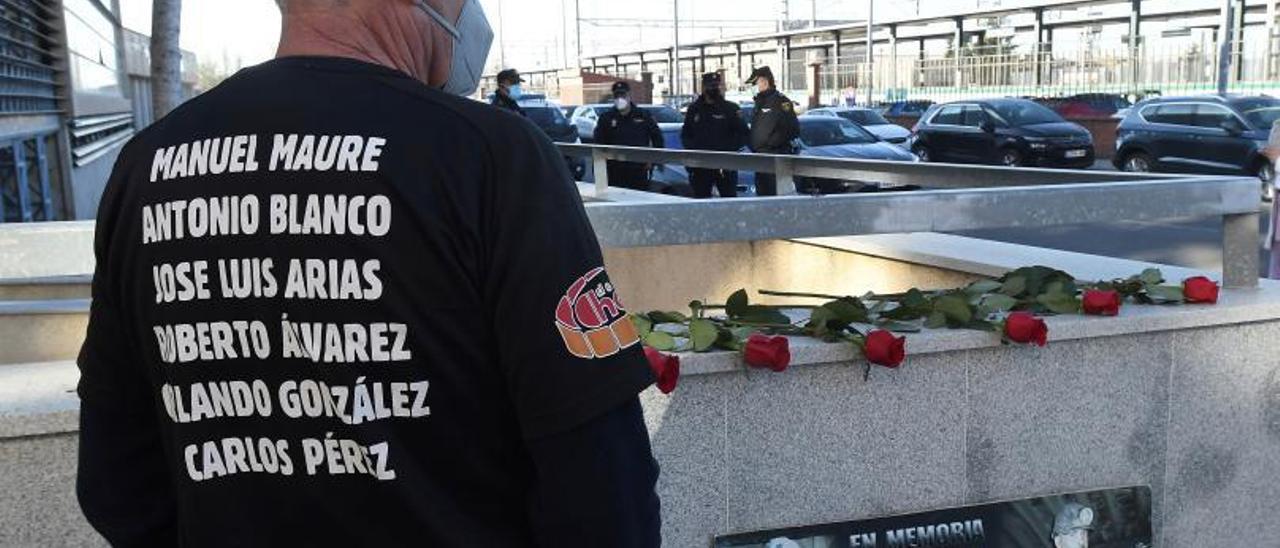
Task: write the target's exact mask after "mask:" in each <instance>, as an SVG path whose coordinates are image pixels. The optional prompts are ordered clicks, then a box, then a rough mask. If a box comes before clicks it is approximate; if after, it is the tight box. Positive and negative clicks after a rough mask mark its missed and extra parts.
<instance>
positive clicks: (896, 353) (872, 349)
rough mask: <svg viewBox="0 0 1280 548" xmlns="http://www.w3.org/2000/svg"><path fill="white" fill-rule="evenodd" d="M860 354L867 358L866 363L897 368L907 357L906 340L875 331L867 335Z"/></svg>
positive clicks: (881, 331)
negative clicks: (864, 345)
mask: <svg viewBox="0 0 1280 548" xmlns="http://www.w3.org/2000/svg"><path fill="white" fill-rule="evenodd" d="M862 354H863V355H864V356H866V357H867V361H869V362H871V363H874V364H876V365H883V366H885V367H888V368H895V367H898V366H899V365H902V359H903V358H906V357H907V338H906V337H895V336H893V333H890V332H888V331H885V330H883V329H877V330H875V331H872V332H871V333H868V334H867V340H866V347H865V348H864V349H863V351H862Z"/></svg>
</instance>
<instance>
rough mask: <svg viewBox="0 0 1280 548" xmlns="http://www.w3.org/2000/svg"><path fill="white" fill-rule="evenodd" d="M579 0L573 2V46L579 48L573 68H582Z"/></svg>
mask: <svg viewBox="0 0 1280 548" xmlns="http://www.w3.org/2000/svg"><path fill="white" fill-rule="evenodd" d="M578 2H579V0H573V45H574V47H576V48H578V54H577V55H576V56H574V60H573V66H574V67H576V68H582V12H581V11H580V10H579V8H580V6H579V5H578Z"/></svg>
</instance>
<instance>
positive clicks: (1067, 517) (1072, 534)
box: [1053, 502, 1094, 548]
mask: <svg viewBox="0 0 1280 548" xmlns="http://www.w3.org/2000/svg"><path fill="white" fill-rule="evenodd" d="M1093 518H1094V515H1093V509H1092V508H1089V507H1088V506H1085V505H1083V504H1078V503H1075V502H1068V503H1067V504H1066V505H1064V506H1063V507H1062V509H1061V510H1058V515H1057V516H1055V517H1054V519H1053V546H1054V548H1089V531H1091V530H1092V529H1093Z"/></svg>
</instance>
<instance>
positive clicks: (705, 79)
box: [702, 72, 721, 86]
mask: <svg viewBox="0 0 1280 548" xmlns="http://www.w3.org/2000/svg"><path fill="white" fill-rule="evenodd" d="M720 80H721V78H720V73H719V72H708V73H706V74H703V75H702V85H704V86H710V85H712V84H719V83H720Z"/></svg>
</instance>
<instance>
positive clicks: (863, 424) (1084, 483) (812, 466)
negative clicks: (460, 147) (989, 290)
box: [644, 322, 1280, 548]
mask: <svg viewBox="0 0 1280 548" xmlns="http://www.w3.org/2000/svg"><path fill="white" fill-rule="evenodd" d="M908 340H909V341H910V339H908ZM910 344H911V343H910V342H909V343H908V345H909V347H910ZM1275 356H1280V323H1278V322H1265V323H1254V324H1248V325H1238V326H1228V327H1218V328H1208V329H1197V330H1187V331H1170V332H1164V333H1155V334H1148V335H1141V336H1124V337H1104V338H1091V339H1080V340H1073V341H1063V342H1055V343H1051V344H1050V346H1049V347H1047V348H1045V349H1032V348H1009V347H1005V348H988V349H978V350H970V351H962V352H943V353H934V354H929V355H923V356H912V357H911V358H909V361H908V362H907V364H906V365H905V366H904V367H903V368H902V369H901V370H898V371H889V370H885V369H876V370H874V371H872V374H871V377H870V380H869V381H867V382H864V381H863V372H862V368H861V367H860V366H853V367H851V366H850V364H848V363H845V364H828V365H814V366H807V367H801V368H797V369H793V370H791V371H788V372H786V373H783V374H771V373H768V372H758V371H753V372H749V373H747V372H734V373H719V374H710V375H695V376H686V377H685V378H683V379H681V382H680V387H679V389H678V390H677V391H676V392H675V393H674V394H673V395H672V396H663V395H661V394H659V393H657V392H655V391H654V390H653V389H650V390H649V391H648V392H646V393H645V394H644V402H645V410H646V420H647V421H648V424H649V428H650V430H651V431H652V434H653V443H654V450H655V452H656V454H657V456H658V460H659V462H660V463H661V464H662V477H661V479H660V481H659V491H660V494H661V496H662V499H663V510H664V511H663V516H664V525H663V534H664V539H665V541H666V542H665V545H667V546H707V545H708V539H709V538H710V536H711V535H713V534H720V533H728V532H741V531H744V530H754V529H759V528H770V527H783V526H793V525H803V524H813V523H823V522H828V521H835V520H845V519H851V518H859V517H870V516H881V515H886V514H895V513H903V512H912V511H922V510H928V509H936V508H943V507H950V506H955V505H962V504H969V503H978V502H984V501H995V500H1001V499H1007V498H1013V497H1023V496H1030V495H1044V494H1053V493H1060V492H1068V491H1079V490H1089V489H1094V488H1103V487H1112V486H1120V485H1133V484H1146V485H1150V486H1151V487H1152V492H1153V499H1154V500H1153V503H1154V512H1155V515H1156V516H1155V520H1156V523H1155V527H1156V546H1160V547H1169V548H1178V547H1200V546H1264V545H1265V546H1272V545H1274V543H1275V542H1277V541H1276V539H1280V521H1277V520H1275V519H1274V518H1275V515H1276V512H1277V509H1278V508H1280V506H1277V504H1280V503H1277V502H1276V501H1278V500H1280V473H1277V465H1278V463H1280V365H1277V363H1280V362H1277V360H1276V359H1275Z"/></svg>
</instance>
